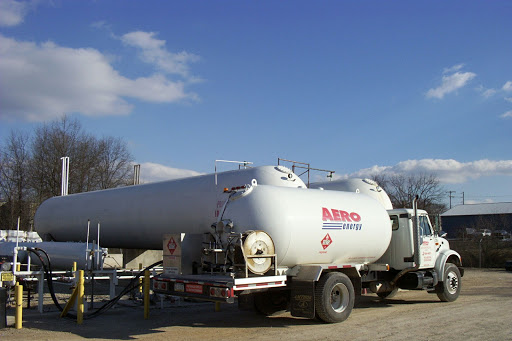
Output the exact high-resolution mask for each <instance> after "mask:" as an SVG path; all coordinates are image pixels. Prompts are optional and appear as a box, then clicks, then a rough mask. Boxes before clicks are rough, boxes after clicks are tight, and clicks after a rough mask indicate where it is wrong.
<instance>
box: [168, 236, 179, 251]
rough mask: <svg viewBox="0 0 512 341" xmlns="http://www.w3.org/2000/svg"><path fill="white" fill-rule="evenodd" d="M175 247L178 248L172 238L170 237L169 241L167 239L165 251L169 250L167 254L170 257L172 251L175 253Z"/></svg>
mask: <svg viewBox="0 0 512 341" xmlns="http://www.w3.org/2000/svg"><path fill="white" fill-rule="evenodd" d="M177 247H178V245H177V244H176V242H175V241H174V238H172V237H171V239H169V242H168V243H167V249H169V252H170V253H171V255H172V254H173V253H174V251H176V248H177Z"/></svg>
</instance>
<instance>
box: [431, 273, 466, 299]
mask: <svg viewBox="0 0 512 341" xmlns="http://www.w3.org/2000/svg"><path fill="white" fill-rule="evenodd" d="M461 284H462V283H461V276H460V271H459V268H458V267H457V265H455V264H453V263H446V265H445V269H444V281H442V282H439V283H438V284H437V285H436V294H437V297H439V299H440V300H441V301H443V302H453V301H455V300H456V299H457V298H458V297H459V294H460V289H461Z"/></svg>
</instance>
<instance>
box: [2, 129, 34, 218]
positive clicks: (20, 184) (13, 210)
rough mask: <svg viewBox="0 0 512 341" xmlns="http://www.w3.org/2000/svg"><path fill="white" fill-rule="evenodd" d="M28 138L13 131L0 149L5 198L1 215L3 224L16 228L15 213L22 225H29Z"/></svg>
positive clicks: (3, 197) (3, 194)
mask: <svg viewBox="0 0 512 341" xmlns="http://www.w3.org/2000/svg"><path fill="white" fill-rule="evenodd" d="M28 142H29V137H28V135H26V134H23V133H21V132H14V131H12V132H11V134H10V135H9V137H8V138H7V140H6V144H5V145H4V146H3V147H2V148H1V151H0V191H1V196H2V199H3V201H4V202H5V204H4V205H2V210H1V215H0V216H1V220H2V225H4V226H2V227H5V228H15V227H16V223H17V220H18V217H20V218H21V224H22V225H23V226H28V225H29V220H30V186H29V174H28V164H29V161H30V153H29V150H28Z"/></svg>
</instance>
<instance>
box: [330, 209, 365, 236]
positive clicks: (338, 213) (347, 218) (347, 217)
mask: <svg viewBox="0 0 512 341" xmlns="http://www.w3.org/2000/svg"><path fill="white" fill-rule="evenodd" d="M322 220H323V224H322V230H355V231H360V230H361V229H362V228H363V224H362V223H359V222H360V221H361V216H360V215H359V214H358V213H357V212H347V211H343V210H336V209H330V210H329V209H328V208H325V207H322Z"/></svg>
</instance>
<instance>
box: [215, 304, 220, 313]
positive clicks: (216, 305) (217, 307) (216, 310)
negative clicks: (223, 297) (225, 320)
mask: <svg viewBox="0 0 512 341" xmlns="http://www.w3.org/2000/svg"><path fill="white" fill-rule="evenodd" d="M219 311H220V302H215V312H216V313H218V312H219Z"/></svg>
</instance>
